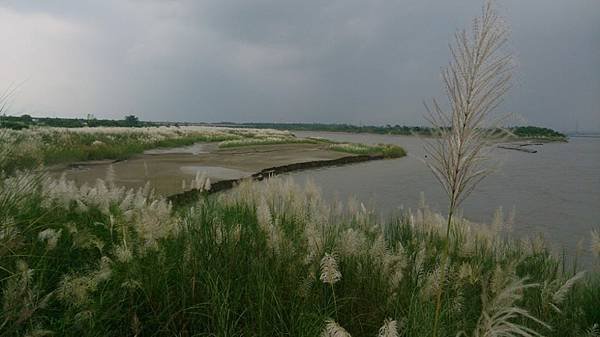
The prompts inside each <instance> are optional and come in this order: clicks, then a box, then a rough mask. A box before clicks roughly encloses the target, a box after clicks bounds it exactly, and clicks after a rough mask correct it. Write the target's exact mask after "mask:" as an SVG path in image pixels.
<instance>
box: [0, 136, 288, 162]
mask: <svg viewBox="0 0 600 337" xmlns="http://www.w3.org/2000/svg"><path fill="white" fill-rule="evenodd" d="M290 137H291V134H290V133H289V132H286V131H278V130H268V129H265V130H262V129H244V128H224V127H204V126H183V127H164V126H163V127H149V128H118V127H95V128H53V127H37V128H31V129H26V130H19V131H16V130H9V129H0V171H8V172H13V171H15V170H17V169H22V168H35V167H36V166H38V165H42V164H56V163H64V162H72V161H83V160H97V159H124V158H127V157H129V156H131V155H134V154H138V153H142V152H143V151H145V150H148V149H153V148H159V147H177V146H185V145H191V144H193V143H197V142H223V141H240V140H246V139H250V140H251V141H255V142H256V141H261V140H265V139H272V138H290Z"/></svg>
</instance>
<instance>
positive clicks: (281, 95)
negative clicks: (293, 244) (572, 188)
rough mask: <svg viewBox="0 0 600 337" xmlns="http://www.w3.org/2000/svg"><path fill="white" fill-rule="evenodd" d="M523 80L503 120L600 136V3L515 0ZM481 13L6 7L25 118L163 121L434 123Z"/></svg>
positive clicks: (387, 5)
mask: <svg viewBox="0 0 600 337" xmlns="http://www.w3.org/2000/svg"><path fill="white" fill-rule="evenodd" d="M498 4H499V7H500V10H501V12H502V14H504V15H505V16H506V17H507V21H508V22H509V23H510V24H511V25H512V31H513V36H512V42H511V49H513V50H514V51H515V53H516V56H517V60H518V63H519V68H518V72H517V76H516V85H515V88H514V89H513V91H512V92H511V93H510V96H509V97H508V99H507V101H506V104H504V105H503V106H502V108H503V110H507V111H511V112H515V113H518V114H520V115H522V116H523V118H524V119H525V120H526V121H528V122H531V123H534V124H542V125H548V126H551V127H555V128H559V129H563V130H565V129H572V128H573V127H574V125H575V123H576V122H579V124H580V126H582V128H583V127H587V128H590V129H599V128H600V111H599V109H600V108H599V107H600V98H599V96H600V73H599V72H598V69H600V24H599V22H600V3H599V2H598V1H596V0H559V1H552V2H549V1H545V0H531V1H527V2H523V1H517V0H505V1H500V2H499V3H498ZM480 7H481V2H480V1H475V0H462V1H451V2H446V1H433V0H424V1H423V0H421V1H416V0H414V1H406V0H404V1H381V0H372V1H368V2H365V1H358V0H334V1H316V0H306V1H294V2H291V1H281V0H257V1H248V0H232V1H221V0H209V1H186V0H181V1H178V0H165V1H159V0H154V1H152V0H131V1H117V0H112V1H77V2H74V1H44V2H37V1H7V2H3V3H0V28H1V29H0V43H2V45H3V46H4V48H3V49H4V50H10V51H11V52H10V53H6V52H5V53H2V55H0V71H1V72H2V74H3V75H4V76H5V78H6V81H7V82H11V81H12V82H20V81H23V80H26V82H25V83H24V84H23V85H22V87H21V89H20V91H19V94H18V95H17V96H16V97H15V99H14V101H15V102H14V103H13V110H18V112H21V111H26V112H30V113H31V112H35V113H38V114H57V115H69V116H84V115H85V114H86V113H94V114H96V115H97V116H107V117H120V116H122V115H123V114H124V113H129V112H133V113H137V114H138V115H140V116H141V117H142V118H145V119H153V120H189V121H222V120H228V121H278V122H312V121H317V122H351V123H372V124H385V123H392V124H395V123H399V124H422V123H423V120H422V118H421V113H422V110H423V109H422V105H421V102H422V100H423V99H426V98H428V97H430V96H431V95H438V96H439V94H440V81H439V70H440V67H442V66H444V65H445V64H446V62H447V57H448V50H447V44H448V41H449V39H450V38H451V36H452V34H453V32H454V30H455V29H456V28H460V27H463V26H465V25H468V24H469V22H470V21H469V20H470V18H472V17H473V16H474V15H477V14H478V13H479V10H480Z"/></svg>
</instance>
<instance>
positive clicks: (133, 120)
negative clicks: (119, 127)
mask: <svg viewBox="0 0 600 337" xmlns="http://www.w3.org/2000/svg"><path fill="white" fill-rule="evenodd" d="M139 123H140V119H139V118H137V116H136V115H128V116H125V124H127V125H128V126H137V125H138V124H139Z"/></svg>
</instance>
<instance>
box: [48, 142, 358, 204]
mask: <svg viewBox="0 0 600 337" xmlns="http://www.w3.org/2000/svg"><path fill="white" fill-rule="evenodd" d="M349 156H353V155H352V154H349V153H343V152H336V151H332V150H330V149H329V148H328V145H327V144H302V143H301V144H277V145H256V146H240V147H234V148H224V149H219V148H218V145H217V144H215V143H198V144H194V145H192V146H186V147H181V148H173V149H157V150H151V151H147V152H146V153H144V154H141V155H137V156H134V157H131V158H129V159H127V160H123V161H118V162H113V161H96V162H81V163H71V164H69V165H60V166H55V167H52V168H50V169H49V172H50V173H51V174H52V175H55V176H60V175H62V174H65V175H66V177H67V179H69V180H74V181H75V182H76V183H78V184H83V183H88V184H92V183H95V181H96V179H106V178H107V174H108V172H109V171H111V170H110V169H109V167H110V166H111V165H112V171H113V172H114V177H113V181H114V183H115V184H117V185H119V186H125V187H127V188H138V187H141V186H144V185H145V184H146V183H147V182H150V185H151V186H152V188H154V190H155V191H156V193H157V194H159V195H164V196H168V195H173V194H178V193H181V192H184V191H186V190H189V189H190V185H191V181H192V180H193V179H194V178H195V176H196V174H197V173H200V174H202V173H204V174H205V175H206V176H208V177H209V178H210V180H211V182H217V181H221V180H229V179H240V178H245V177H250V176H251V175H252V174H254V173H257V172H259V171H261V170H264V169H267V168H271V167H276V166H283V165H289V164H297V163H304V162H314V161H322V160H332V159H339V158H343V157H349Z"/></svg>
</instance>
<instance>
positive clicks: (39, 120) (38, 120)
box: [0, 97, 174, 130]
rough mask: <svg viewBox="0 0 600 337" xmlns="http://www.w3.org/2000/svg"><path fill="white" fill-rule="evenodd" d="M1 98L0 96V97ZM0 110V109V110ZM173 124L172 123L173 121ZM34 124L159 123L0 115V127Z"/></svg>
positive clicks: (135, 119)
mask: <svg viewBox="0 0 600 337" xmlns="http://www.w3.org/2000/svg"><path fill="white" fill-rule="evenodd" d="M0 98H1V97H0ZM0 112H1V111H0ZM173 124H174V123H173ZM36 126H49V127H57V128H82V127H158V126H160V124H159V123H155V122H144V121H140V120H139V118H138V117H136V116H135V115H128V116H125V117H124V118H123V119H122V120H113V119H96V118H94V117H92V116H89V117H88V118H85V119H84V118H53V117H32V116H30V115H21V116H0V129H2V128H5V129H15V130H20V129H24V128H30V127H36Z"/></svg>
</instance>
